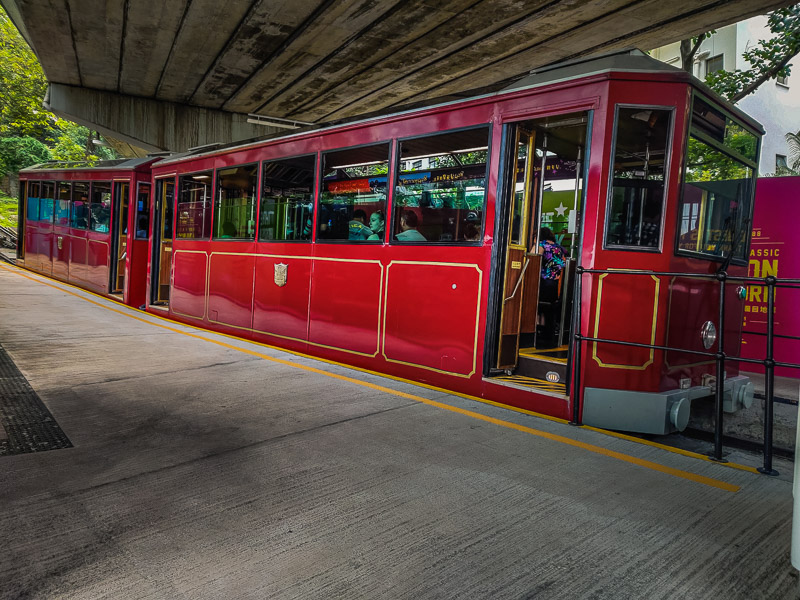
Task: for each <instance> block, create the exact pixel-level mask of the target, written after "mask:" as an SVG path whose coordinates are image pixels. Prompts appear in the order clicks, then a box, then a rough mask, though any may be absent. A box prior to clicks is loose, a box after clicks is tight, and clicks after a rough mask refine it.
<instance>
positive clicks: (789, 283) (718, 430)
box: [571, 267, 800, 475]
mask: <svg viewBox="0 0 800 600" xmlns="http://www.w3.org/2000/svg"><path fill="white" fill-rule="evenodd" d="M576 274H577V277H576V278H575V298H576V301H575V302H574V319H573V323H574V328H573V335H572V356H573V357H574V360H573V369H572V377H573V380H572V386H571V387H572V423H573V424H574V425H580V424H581V399H582V388H581V385H580V380H581V355H582V349H583V344H584V343H602V344H616V345H620V346H632V347H636V348H648V349H652V350H664V351H674V352H682V353H687V354H694V355H698V356H705V357H708V358H712V359H714V361H715V363H716V385H715V392H714V451H713V453H712V454H711V458H713V459H714V460H717V461H724V459H723V457H722V445H723V443H722V442H723V435H722V431H723V414H724V411H723V404H724V392H725V390H724V387H725V385H724V382H725V363H726V362H737V363H749V364H757V365H762V366H763V367H764V396H765V402H764V444H763V456H764V464H763V466H762V467H759V468H758V470H759V471H760V472H761V473H764V474H767V475H777V472H776V471H775V470H774V469H773V468H772V455H773V417H774V400H775V398H774V395H775V368H776V367H785V368H792V369H800V364H796V363H791V362H781V361H776V360H775V354H774V344H775V339H776V338H781V339H793V340H800V337H798V336H792V335H785V334H777V333H775V331H774V329H775V289H776V288H779V287H781V288H794V289H800V279H778V278H777V277H773V276H768V277H739V276H730V275H728V274H727V272H726V271H724V270H723V271H720V272H717V273H712V274H703V273H673V272H665V271H645V270H625V271H620V270H611V269H585V268H583V267H578V268H577V269H576ZM587 274H588V275H591V276H594V275H595V274H613V275H630V276H637V275H646V276H656V277H680V278H690V279H705V280H708V281H717V282H718V283H719V312H718V318H719V329H718V336H717V340H716V344H717V348H718V350H717V351H716V352H704V351H701V350H693V349H689V348H679V347H674V346H663V345H658V344H642V343H638V342H626V341H623V340H615V339H607V338H597V337H589V336H584V335H583V334H582V332H583V326H582V322H581V320H582V313H581V299H582V297H583V296H582V288H583V278H584V276H585V275H587ZM731 283H738V284H742V285H754V284H756V285H762V286H766V288H767V328H766V332H764V333H760V332H750V331H746V332H744V334H746V335H761V336H765V337H766V338H767V339H766V350H765V357H764V358H763V359H761V360H759V359H754V358H744V357H740V356H728V355H727V354H726V353H725V351H724V349H725V288H726V286H727V285H730V284H731ZM798 374H800V372H799V373H798Z"/></svg>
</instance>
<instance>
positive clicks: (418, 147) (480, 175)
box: [393, 127, 489, 243]
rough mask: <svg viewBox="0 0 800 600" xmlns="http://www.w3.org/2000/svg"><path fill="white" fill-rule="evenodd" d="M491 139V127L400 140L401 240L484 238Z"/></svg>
mask: <svg viewBox="0 0 800 600" xmlns="http://www.w3.org/2000/svg"><path fill="white" fill-rule="evenodd" d="M488 145H489V128H488V127H480V128H478V129H468V130H464V131H453V132H450V133H441V134H436V135H431V136H427V137H422V138H415V139H412V140H403V141H401V142H400V156H399V158H398V164H399V165H400V166H399V169H398V176H397V182H396V186H395V192H394V207H395V208H394V220H393V222H394V227H393V234H394V239H395V240H396V241H400V242H415V243H424V242H449V243H453V242H478V241H480V239H481V233H482V230H483V206H484V200H485V198H486V156H487V153H488Z"/></svg>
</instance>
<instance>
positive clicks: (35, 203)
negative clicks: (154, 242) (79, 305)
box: [18, 158, 156, 306]
mask: <svg viewBox="0 0 800 600" xmlns="http://www.w3.org/2000/svg"><path fill="white" fill-rule="evenodd" d="M154 160H156V159H155V158H146V159H130V160H127V159H123V160H109V161H102V162H99V163H91V164H90V163H77V162H72V163H65V162H52V163H45V164H41V165H37V166H35V167H31V168H28V169H24V170H22V171H21V172H20V211H19V214H20V215H24V216H25V221H24V232H23V235H22V237H21V240H22V243H21V244H20V248H19V251H18V257H19V259H20V261H21V262H22V264H24V265H25V266H26V267H27V268H29V269H32V270H34V271H37V272H39V273H43V274H45V275H49V276H51V277H54V278H56V279H61V280H63V281H68V282H70V283H74V284H76V285H79V286H81V287H84V288H86V289H88V290H91V291H94V292H98V293H101V294H107V295H110V296H112V297H117V298H119V299H122V300H123V301H124V302H125V303H126V304H130V305H131V306H141V305H143V304H144V302H145V290H146V286H145V273H146V271H147V241H146V240H147V229H148V226H147V211H148V210H149V208H150V179H151V174H150V165H151V164H152V162H153V161H154ZM131 207H134V209H135V210H132V209H131ZM136 219H138V221H137V220H136ZM137 223H138V226H137Z"/></svg>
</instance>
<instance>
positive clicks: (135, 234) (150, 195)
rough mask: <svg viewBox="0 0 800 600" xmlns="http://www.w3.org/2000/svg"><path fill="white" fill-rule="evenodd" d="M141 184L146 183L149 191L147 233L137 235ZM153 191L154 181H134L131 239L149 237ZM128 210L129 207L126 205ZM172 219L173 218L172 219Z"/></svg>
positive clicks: (145, 238) (147, 238) (146, 238)
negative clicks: (134, 202)
mask: <svg viewBox="0 0 800 600" xmlns="http://www.w3.org/2000/svg"><path fill="white" fill-rule="evenodd" d="M143 185H146V186H148V187H149V188H150V192H149V193H148V194H147V234H146V235H145V236H144V237H142V236H139V235H138V233H139V230H138V229H137V225H138V224H139V194H140V193H141V192H140V190H141V188H142V186H143ZM154 191H155V185H154V182H150V181H137V182H136V196H135V198H136V210H135V211H134V213H133V239H135V240H149V239H150V229H151V227H152V221H153V211H152V208H153V193H154ZM128 210H130V207H128ZM173 220H174V219H173Z"/></svg>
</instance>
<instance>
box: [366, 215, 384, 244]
mask: <svg viewBox="0 0 800 600" xmlns="http://www.w3.org/2000/svg"><path fill="white" fill-rule="evenodd" d="M369 228H370V229H371V230H372V235H371V236H369V237H368V238H367V239H368V240H370V241H376V240H378V241H383V230H384V229H386V219H385V218H384V216H383V212H382V211H380V210H376V211H375V212H374V213H372V214H371V215H370V216H369Z"/></svg>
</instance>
